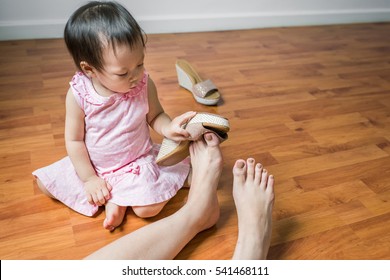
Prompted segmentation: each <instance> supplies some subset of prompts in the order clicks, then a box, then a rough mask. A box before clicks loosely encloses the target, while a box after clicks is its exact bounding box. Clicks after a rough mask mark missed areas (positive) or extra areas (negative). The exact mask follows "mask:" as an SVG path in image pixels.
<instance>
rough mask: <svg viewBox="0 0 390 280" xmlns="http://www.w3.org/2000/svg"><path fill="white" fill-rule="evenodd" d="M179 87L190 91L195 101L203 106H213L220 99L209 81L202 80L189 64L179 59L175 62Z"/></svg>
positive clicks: (216, 90)
mask: <svg viewBox="0 0 390 280" xmlns="http://www.w3.org/2000/svg"><path fill="white" fill-rule="evenodd" d="M176 72H177V79H178V81H179V85H180V86H181V87H183V88H185V89H187V90H188V91H190V92H191V93H192V95H193V97H194V98H195V100H196V101H197V102H198V103H200V104H203V105H215V104H217V103H218V101H219V100H220V98H221V95H220V93H219V92H218V89H217V87H216V86H215V85H214V83H213V82H212V81H211V80H203V79H202V78H201V77H200V76H199V74H198V73H197V72H196V70H195V69H194V68H193V67H192V66H191V64H190V63H189V62H188V61H186V60H184V59H179V60H177V61H176Z"/></svg>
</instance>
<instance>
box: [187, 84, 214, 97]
mask: <svg viewBox="0 0 390 280" xmlns="http://www.w3.org/2000/svg"><path fill="white" fill-rule="evenodd" d="M217 90H218V89H217V87H216V86H215V85H214V83H213V82H212V81H211V80H205V81H202V82H200V83H197V84H196V85H194V86H193V87H192V93H193V94H195V95H196V96H199V97H201V98H204V97H205V96H206V95H207V94H210V93H212V92H215V91H217Z"/></svg>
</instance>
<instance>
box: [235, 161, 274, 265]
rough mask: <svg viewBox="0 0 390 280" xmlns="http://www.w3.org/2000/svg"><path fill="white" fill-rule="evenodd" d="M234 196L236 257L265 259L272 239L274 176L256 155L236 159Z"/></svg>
mask: <svg viewBox="0 0 390 280" xmlns="http://www.w3.org/2000/svg"><path fill="white" fill-rule="evenodd" d="M233 197H234V202H235V204H236V208H237V215H238V240H237V244H236V249H235V252H234V255H233V259H265V258H266V257H267V253H268V249H269V246H270V242H271V230H272V227H271V222H272V209H273V204H274V199H275V195H274V178H273V176H272V175H270V176H268V171H267V170H266V169H264V168H263V167H262V165H261V164H260V163H257V164H255V160H254V159H253V158H249V159H247V161H246V162H245V161H244V160H237V161H236V163H235V165H234V168H233Z"/></svg>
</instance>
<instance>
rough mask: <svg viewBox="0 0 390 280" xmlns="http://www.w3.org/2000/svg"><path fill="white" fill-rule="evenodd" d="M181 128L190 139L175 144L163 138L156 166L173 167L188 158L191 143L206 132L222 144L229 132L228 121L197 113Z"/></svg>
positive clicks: (217, 116)
mask: <svg viewBox="0 0 390 280" xmlns="http://www.w3.org/2000/svg"><path fill="white" fill-rule="evenodd" d="M183 128H184V129H185V130H187V131H188V133H189V134H190V139H189V140H186V141H181V142H177V141H173V140H170V139H168V138H164V140H163V142H162V144H161V148H160V151H159V153H158V155H157V158H156V163H157V164H159V165H162V166H170V165H174V164H176V163H178V162H180V161H182V160H183V159H185V158H186V157H188V155H189V146H190V142H191V141H196V140H198V139H199V138H200V137H202V136H203V134H205V133H207V132H213V133H215V134H216V135H217V136H218V138H219V140H220V142H223V141H225V140H227V139H228V134H227V132H228V131H229V130H230V126H229V121H228V119H226V118H224V117H222V116H219V115H214V114H210V113H197V114H196V115H195V116H194V117H193V118H192V119H191V120H190V121H189V122H188V123H187V124H185V125H184V126H183Z"/></svg>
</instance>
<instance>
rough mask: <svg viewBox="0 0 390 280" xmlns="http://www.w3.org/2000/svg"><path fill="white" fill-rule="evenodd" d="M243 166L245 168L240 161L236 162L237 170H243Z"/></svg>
mask: <svg viewBox="0 0 390 280" xmlns="http://www.w3.org/2000/svg"><path fill="white" fill-rule="evenodd" d="M244 166H245V163H243V162H242V161H239V162H237V167H238V168H244Z"/></svg>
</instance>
